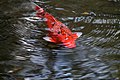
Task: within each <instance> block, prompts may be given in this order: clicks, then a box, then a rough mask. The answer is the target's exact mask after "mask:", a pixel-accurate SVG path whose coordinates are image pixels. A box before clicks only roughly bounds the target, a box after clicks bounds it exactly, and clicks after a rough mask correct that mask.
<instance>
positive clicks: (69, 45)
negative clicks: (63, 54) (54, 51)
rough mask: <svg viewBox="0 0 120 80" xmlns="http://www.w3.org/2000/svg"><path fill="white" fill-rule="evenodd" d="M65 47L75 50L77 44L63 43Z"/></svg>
mask: <svg viewBox="0 0 120 80" xmlns="http://www.w3.org/2000/svg"><path fill="white" fill-rule="evenodd" d="M63 45H64V46H65V47H67V48H75V47H76V44H75V42H74V41H72V42H66V43H63Z"/></svg>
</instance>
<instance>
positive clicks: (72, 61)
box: [0, 0, 120, 80]
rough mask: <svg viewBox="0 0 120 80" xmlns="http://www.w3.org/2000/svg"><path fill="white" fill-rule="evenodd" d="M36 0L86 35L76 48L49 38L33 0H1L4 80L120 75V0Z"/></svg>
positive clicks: (117, 79) (0, 77)
mask: <svg viewBox="0 0 120 80" xmlns="http://www.w3.org/2000/svg"><path fill="white" fill-rule="evenodd" d="M34 1H35V0H34ZM36 2H37V4H39V5H41V6H42V7H43V8H44V9H45V10H46V11H48V12H49V13H51V14H52V15H54V16H55V17H56V18H57V19H59V20H60V21H61V22H63V23H64V24H66V25H67V26H68V27H69V28H70V29H71V30H72V31H73V32H82V33H83V35H82V36H81V37H80V38H79V39H77V41H76V44H77V47H76V48H74V49H67V48H64V47H59V46H58V45H56V44H52V43H48V42H46V41H44V40H43V39H42V37H43V36H45V34H47V31H46V27H47V26H46V25H45V24H44V22H43V21H37V22H33V21H29V20H26V19H29V17H33V16H34V10H33V9H32V7H31V3H30V1H29V0H0V80H120V1H119V0H36Z"/></svg>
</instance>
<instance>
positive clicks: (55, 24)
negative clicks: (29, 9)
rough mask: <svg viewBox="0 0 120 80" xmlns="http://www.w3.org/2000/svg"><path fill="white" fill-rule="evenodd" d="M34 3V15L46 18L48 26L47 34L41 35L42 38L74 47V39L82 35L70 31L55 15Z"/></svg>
mask: <svg viewBox="0 0 120 80" xmlns="http://www.w3.org/2000/svg"><path fill="white" fill-rule="evenodd" d="M33 4H34V9H35V10H36V16H37V17H39V18H46V21H45V22H46V24H47V26H48V28H49V29H48V34H47V36H46V37H43V39H44V40H46V41H49V42H53V43H57V44H62V45H63V46H65V47H67V48H74V47H76V43H75V40H76V39H77V38H78V37H80V36H81V35H82V33H81V32H76V33H72V32H71V30H70V29H69V28H68V27H67V26H66V25H64V24H63V23H61V22H60V21H58V20H57V19H56V18H55V17H53V16H52V15H51V14H49V13H48V12H46V11H45V10H44V9H43V8H41V7H40V6H38V5H36V4H35V3H33Z"/></svg>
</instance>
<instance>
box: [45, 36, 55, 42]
mask: <svg viewBox="0 0 120 80" xmlns="http://www.w3.org/2000/svg"><path fill="white" fill-rule="evenodd" d="M43 39H44V40H46V41H48V42H55V41H54V40H53V39H52V38H51V37H43Z"/></svg>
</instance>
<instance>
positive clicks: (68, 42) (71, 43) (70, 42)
mask: <svg viewBox="0 0 120 80" xmlns="http://www.w3.org/2000/svg"><path fill="white" fill-rule="evenodd" d="M81 35H82V33H81V32H76V33H73V34H72V35H71V36H68V37H67V38H66V39H65V40H63V45H64V46H65V47H67V48H75V47H76V42H75V40H76V39H77V38H79V37H80V36H81Z"/></svg>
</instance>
